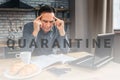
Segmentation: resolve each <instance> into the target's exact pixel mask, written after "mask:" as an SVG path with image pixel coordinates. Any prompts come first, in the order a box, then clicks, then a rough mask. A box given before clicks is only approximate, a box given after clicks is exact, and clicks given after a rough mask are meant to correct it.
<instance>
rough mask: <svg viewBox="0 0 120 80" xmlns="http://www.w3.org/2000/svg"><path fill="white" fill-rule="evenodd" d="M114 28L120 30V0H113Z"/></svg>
mask: <svg viewBox="0 0 120 80" xmlns="http://www.w3.org/2000/svg"><path fill="white" fill-rule="evenodd" d="M113 29H115V30H117V29H119V30H120V0H113Z"/></svg>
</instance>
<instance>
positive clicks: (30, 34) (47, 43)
mask: <svg viewBox="0 0 120 80" xmlns="http://www.w3.org/2000/svg"><path fill="white" fill-rule="evenodd" d="M23 38H24V39H26V42H27V49H31V47H32V46H34V50H33V55H39V54H50V53H54V52H53V51H54V50H53V49H54V48H55V47H56V46H57V47H58V48H60V50H61V51H62V53H67V52H68V51H69V47H68V46H65V45H64V41H67V42H68V40H67V36H66V33H65V29H64V21H63V20H61V19H59V18H57V17H56V16H55V9H54V8H53V7H51V6H48V5H45V6H42V7H41V8H40V10H39V16H38V17H37V18H36V19H35V20H34V21H33V22H31V23H28V24H26V25H25V26H24V30H23ZM25 49H26V48H25Z"/></svg>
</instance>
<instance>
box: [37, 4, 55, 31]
mask: <svg viewBox="0 0 120 80" xmlns="http://www.w3.org/2000/svg"><path fill="white" fill-rule="evenodd" d="M39 16H41V19H40V20H41V23H42V26H41V28H42V30H43V31H44V32H49V31H50V30H51V28H52V27H53V25H54V22H55V18H54V17H55V9H54V8H53V7H51V6H48V5H45V6H42V7H41V8H40V10H39Z"/></svg>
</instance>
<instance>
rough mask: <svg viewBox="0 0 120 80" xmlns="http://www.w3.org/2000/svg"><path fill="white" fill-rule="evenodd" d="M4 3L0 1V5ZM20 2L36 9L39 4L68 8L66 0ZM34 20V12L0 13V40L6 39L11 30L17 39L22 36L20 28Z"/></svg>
mask: <svg viewBox="0 0 120 80" xmlns="http://www.w3.org/2000/svg"><path fill="white" fill-rule="evenodd" d="M6 1H8V0H0V4H2V3H4V2H6ZM21 1H22V2H24V3H26V4H28V5H31V6H33V7H37V6H38V4H41V3H44V4H48V5H51V6H53V7H59V6H60V5H62V6H64V7H65V8H68V6H69V5H68V0H21ZM55 2H56V4H55ZM34 19H35V12H20V11H19V12H18V11H12V12H8V11H4V12H3V11H0V38H1V37H4V38H6V37H8V35H9V33H10V32H9V31H10V29H11V28H12V29H13V31H14V32H15V34H16V36H17V37H18V36H19V37H21V34H22V31H21V30H22V29H21V27H22V28H23V26H24V24H26V23H28V22H31V21H33V20H34ZM19 33H20V34H19ZM17 34H18V35H17ZM0 40H1V39H0Z"/></svg>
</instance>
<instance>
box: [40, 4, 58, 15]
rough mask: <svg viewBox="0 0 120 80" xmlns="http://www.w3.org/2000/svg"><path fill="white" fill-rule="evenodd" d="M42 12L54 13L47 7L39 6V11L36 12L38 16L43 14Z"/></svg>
mask: <svg viewBox="0 0 120 80" xmlns="http://www.w3.org/2000/svg"><path fill="white" fill-rule="evenodd" d="M43 12H49V13H51V12H53V13H56V11H55V9H54V8H53V7H51V6H49V5H42V6H40V10H39V11H38V15H41V13H43Z"/></svg>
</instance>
